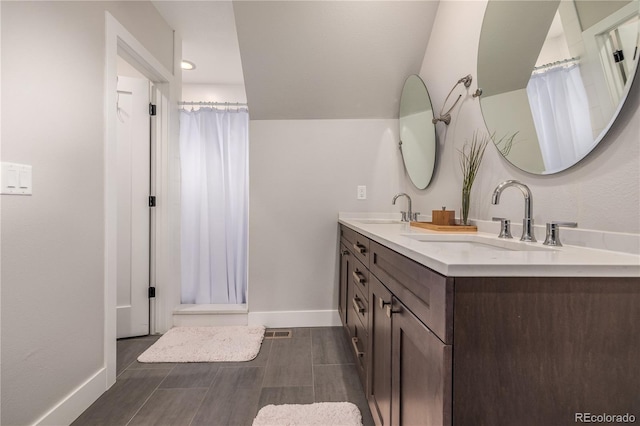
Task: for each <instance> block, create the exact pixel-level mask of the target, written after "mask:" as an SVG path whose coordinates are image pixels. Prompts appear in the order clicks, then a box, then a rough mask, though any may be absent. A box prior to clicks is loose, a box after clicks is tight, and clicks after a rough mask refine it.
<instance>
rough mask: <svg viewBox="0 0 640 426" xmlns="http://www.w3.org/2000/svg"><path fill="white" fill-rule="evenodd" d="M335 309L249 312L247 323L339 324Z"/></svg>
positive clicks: (268, 324) (332, 325)
mask: <svg viewBox="0 0 640 426" xmlns="http://www.w3.org/2000/svg"><path fill="white" fill-rule="evenodd" d="M340 324H341V323H340V316H339V315H338V311H337V310H329V311H274V312H249V325H264V326H265V327H271V328H279V327H334V326H339V325H340Z"/></svg>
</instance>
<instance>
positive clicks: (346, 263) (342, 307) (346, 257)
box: [338, 243, 353, 327]
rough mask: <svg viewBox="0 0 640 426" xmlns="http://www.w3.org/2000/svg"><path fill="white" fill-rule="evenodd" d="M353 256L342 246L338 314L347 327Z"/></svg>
mask: <svg viewBox="0 0 640 426" xmlns="http://www.w3.org/2000/svg"><path fill="white" fill-rule="evenodd" d="M352 256H353V255H352V254H351V253H350V252H349V250H347V248H346V247H345V245H344V244H342V243H341V244H340V282H339V287H340V288H339V289H338V313H339V314H340V320H342V325H344V326H345V327H346V325H347V311H348V308H349V305H348V297H349V296H348V290H347V288H348V286H349V277H350V276H351V268H350V263H351V257H352Z"/></svg>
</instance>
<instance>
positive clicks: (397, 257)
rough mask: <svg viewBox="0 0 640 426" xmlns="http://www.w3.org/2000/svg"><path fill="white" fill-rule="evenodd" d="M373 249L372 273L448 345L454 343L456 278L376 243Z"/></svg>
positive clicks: (372, 242)
mask: <svg viewBox="0 0 640 426" xmlns="http://www.w3.org/2000/svg"><path fill="white" fill-rule="evenodd" d="M370 249H371V263H370V269H371V273H372V274H374V275H375V276H376V277H377V278H378V279H379V280H380V281H381V282H382V283H383V284H384V285H385V286H386V287H387V288H388V289H389V290H390V291H391V292H392V293H393V294H394V295H395V296H396V298H398V299H399V300H400V301H401V302H402V303H403V304H404V305H405V306H406V307H407V308H409V310H411V312H413V314H414V315H415V316H416V317H418V319H419V320H420V321H422V322H423V323H424V324H425V325H426V326H427V327H429V329H431V331H432V332H433V333H434V334H435V335H436V336H438V337H439V338H440V339H441V340H442V341H443V342H444V343H445V344H451V343H453V278H448V277H445V276H442V275H440V274H438V273H436V272H434V271H432V270H431V269H429V268H427V267H426V266H423V265H421V264H419V263H418V262H415V261H413V260H411V259H409V258H407V257H405V256H403V255H401V254H399V253H396V252H395V251H393V250H390V249H388V248H386V247H384V246H382V245H380V244H378V243H376V242H375V241H371V244H370Z"/></svg>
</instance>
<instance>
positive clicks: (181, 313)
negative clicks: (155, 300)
mask: <svg viewBox="0 0 640 426" xmlns="http://www.w3.org/2000/svg"><path fill="white" fill-rule="evenodd" d="M225 325H247V305H246V304H241V305H231V304H229V305H220V304H218V305H212V304H209V305H207V304H201V305H178V306H176V307H175V308H174V310H173V326H174V327H213V326H225Z"/></svg>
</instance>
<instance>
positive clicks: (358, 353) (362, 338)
mask: <svg viewBox="0 0 640 426" xmlns="http://www.w3.org/2000/svg"><path fill="white" fill-rule="evenodd" d="M368 343H369V338H368V335H367V332H366V330H365V329H364V327H362V324H359V323H357V322H356V328H355V332H354V334H353V336H352V337H351V351H352V353H353V357H354V359H355V361H356V369H357V370H358V376H360V381H361V382H362V387H363V388H364V389H366V388H367V362H368V354H367V348H368Z"/></svg>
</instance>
